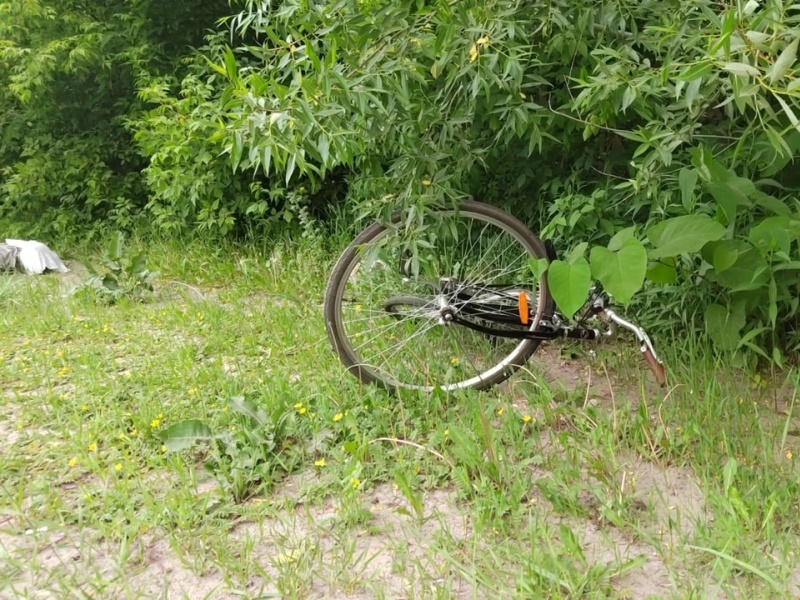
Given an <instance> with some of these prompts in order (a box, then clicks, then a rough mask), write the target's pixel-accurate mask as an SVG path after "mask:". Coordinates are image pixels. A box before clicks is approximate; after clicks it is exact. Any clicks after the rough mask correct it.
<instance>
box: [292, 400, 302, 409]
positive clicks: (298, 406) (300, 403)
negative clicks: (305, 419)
mask: <svg viewBox="0 0 800 600" xmlns="http://www.w3.org/2000/svg"><path fill="white" fill-rule="evenodd" d="M294 407H295V408H296V409H297V410H300V409H301V408H303V403H302V402H298V403H297V404H295V405H294Z"/></svg>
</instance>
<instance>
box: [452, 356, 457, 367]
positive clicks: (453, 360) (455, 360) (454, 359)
mask: <svg viewBox="0 0 800 600" xmlns="http://www.w3.org/2000/svg"><path fill="white" fill-rule="evenodd" d="M450 364H451V365H453V366H455V365H457V364H458V357H457V356H453V357H452V358H451V359H450Z"/></svg>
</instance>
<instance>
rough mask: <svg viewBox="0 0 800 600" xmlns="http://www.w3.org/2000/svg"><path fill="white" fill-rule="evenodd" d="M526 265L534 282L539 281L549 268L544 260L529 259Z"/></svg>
mask: <svg viewBox="0 0 800 600" xmlns="http://www.w3.org/2000/svg"><path fill="white" fill-rule="evenodd" d="M528 264H529V265H530V267H531V271H532V272H533V276H534V278H535V279H536V281H539V280H540V279H541V278H542V275H544V274H545V272H546V271H547V269H548V267H549V266H550V261H549V260H548V259H546V258H539V259H537V260H533V259H531V260H530V261H529V263H528Z"/></svg>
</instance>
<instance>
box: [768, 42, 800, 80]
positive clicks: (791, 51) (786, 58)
mask: <svg viewBox="0 0 800 600" xmlns="http://www.w3.org/2000/svg"><path fill="white" fill-rule="evenodd" d="M798 41H800V39H799V38H795V39H794V41H792V43H791V44H789V45H788V46H786V48H784V49H783V52H781V54H780V56H779V57H778V58H777V60H776V61H775V62H774V63H773V64H772V66H771V67H770V68H769V69H767V77H768V78H769V82H770V83H771V84H772V83H775V82H776V81H778V80H779V79H780V78H781V77H783V76H784V74H785V73H786V71H787V70H788V69H789V67H791V66H792V65H794V61H795V59H796V58H797V42H798Z"/></svg>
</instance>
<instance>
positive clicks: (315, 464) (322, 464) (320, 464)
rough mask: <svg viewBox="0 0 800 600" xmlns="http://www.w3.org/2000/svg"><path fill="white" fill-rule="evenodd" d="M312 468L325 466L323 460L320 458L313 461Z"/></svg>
mask: <svg viewBox="0 0 800 600" xmlns="http://www.w3.org/2000/svg"><path fill="white" fill-rule="evenodd" d="M314 466H315V467H324V466H325V459H324V458H320V459H319V460H315V461H314Z"/></svg>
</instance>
